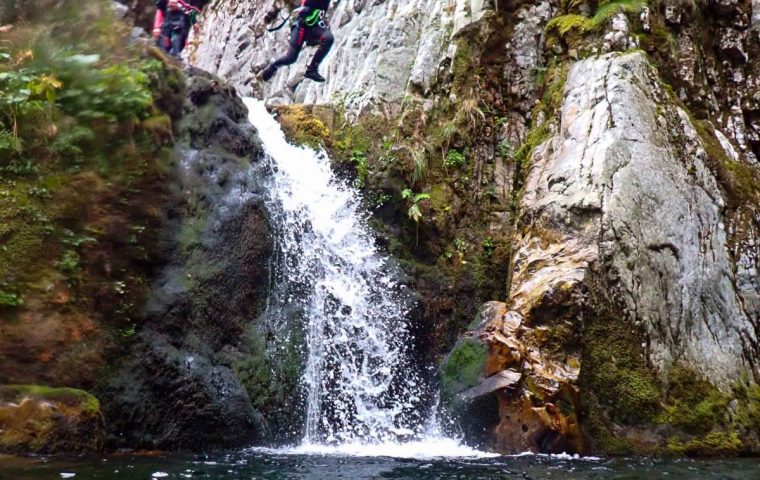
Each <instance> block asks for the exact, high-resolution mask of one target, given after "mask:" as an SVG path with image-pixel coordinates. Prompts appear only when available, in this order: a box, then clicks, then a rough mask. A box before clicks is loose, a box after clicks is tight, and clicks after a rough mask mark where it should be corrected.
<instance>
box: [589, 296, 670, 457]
mask: <svg viewBox="0 0 760 480" xmlns="http://www.w3.org/2000/svg"><path fill="white" fill-rule="evenodd" d="M603 313H605V311H604V310H602V311H601V312H599V314H598V316H596V317H595V318H590V319H588V321H587V322H586V324H585V325H584V329H583V333H582V340H581V345H582V353H581V372H580V377H579V384H580V386H581V390H582V391H584V392H585V395H584V396H583V397H582V399H581V401H582V404H583V414H582V418H581V421H582V423H583V425H584V427H585V429H586V431H587V433H588V435H589V437H590V438H591V439H592V442H593V443H594V444H595V445H596V449H598V450H600V451H606V452H611V453H613V452H614V453H631V452H639V453H640V448H641V447H640V446H639V445H637V444H635V442H631V441H628V440H625V439H619V438H616V437H615V436H614V435H613V434H612V433H611V432H612V424H613V423H615V424H621V423H622V424H629V425H637V424H643V423H647V422H651V420H652V418H653V417H654V416H655V415H656V414H657V413H658V411H659V405H660V396H661V395H660V389H659V384H658V382H657V379H656V377H655V373H654V371H652V370H651V369H650V368H649V367H648V365H647V364H646V361H645V360H644V358H645V357H644V352H643V349H642V347H641V338H643V335H642V333H641V332H640V331H639V330H638V329H637V328H636V327H634V326H632V325H630V324H629V323H628V322H627V321H625V320H624V319H623V318H620V317H618V316H616V315H614V314H609V315H608V316H605V315H603ZM627 450H630V451H631V452H628V451H627Z"/></svg>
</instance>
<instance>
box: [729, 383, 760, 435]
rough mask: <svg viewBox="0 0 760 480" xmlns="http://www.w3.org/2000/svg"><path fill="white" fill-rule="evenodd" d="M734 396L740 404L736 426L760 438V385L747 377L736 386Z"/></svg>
mask: <svg viewBox="0 0 760 480" xmlns="http://www.w3.org/2000/svg"><path fill="white" fill-rule="evenodd" d="M734 394H735V395H736V399H737V400H738V404H739V405H738V409H737V413H736V419H735V423H736V425H737V426H738V427H740V428H742V429H745V430H747V431H750V432H754V434H755V435H758V436H760V385H758V384H757V383H755V382H752V381H750V379H749V377H748V376H746V377H745V378H744V379H743V380H742V381H740V382H738V383H737V384H736V385H735V386H734Z"/></svg>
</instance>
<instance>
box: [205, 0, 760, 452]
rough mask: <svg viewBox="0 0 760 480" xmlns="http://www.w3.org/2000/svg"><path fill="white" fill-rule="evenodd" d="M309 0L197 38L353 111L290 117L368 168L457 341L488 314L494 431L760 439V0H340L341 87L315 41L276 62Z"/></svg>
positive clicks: (337, 60) (459, 374)
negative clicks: (296, 10) (284, 62)
mask: <svg viewBox="0 0 760 480" xmlns="http://www.w3.org/2000/svg"><path fill="white" fill-rule="evenodd" d="M290 8H291V6H290V5H288V4H285V3H282V2H273V1H269V0H251V1H238V2H224V3H222V2H217V3H215V4H214V5H213V6H212V8H211V10H210V12H209V14H208V15H207V18H206V20H205V23H204V26H203V28H202V32H201V35H200V40H201V41H200V44H199V46H198V47H197V48H196V49H195V50H194V51H193V53H192V57H191V58H192V60H193V61H194V62H196V63H197V64H198V65H200V66H203V67H204V68H207V69H210V70H212V71H214V72H216V73H218V74H220V75H222V76H225V77H227V78H229V79H231V80H232V81H233V82H235V83H237V84H238V85H239V86H240V88H241V90H242V91H245V92H253V93H255V94H258V95H263V96H264V97H266V98H268V99H269V100H270V102H272V103H277V104H292V103H306V104H323V105H326V106H328V107H329V106H332V107H333V108H334V110H335V112H336V113H334V114H326V113H325V112H326V111H329V108H328V109H327V110H326V109H325V108H324V107H320V109H317V108H313V109H311V108H310V109H307V114H306V115H304V110H303V109H300V110H299V108H300V107H289V108H288V107H284V108H283V109H282V110H281V113H280V115H281V118H282V119H283V123H284V124H285V125H286V127H287V126H288V125H290V130H291V133H292V134H293V136H294V138H297V139H300V140H301V141H313V142H316V143H321V144H323V145H326V146H327V148H328V149H330V150H331V154H332V155H333V158H335V159H336V160H337V161H338V162H339V163H340V162H344V163H342V164H341V165H343V166H341V167H339V168H345V169H347V170H348V171H349V172H350V171H355V174H356V175H357V176H358V177H359V179H360V181H361V183H362V185H363V186H364V188H365V190H366V196H367V198H368V199H369V202H370V203H373V204H374V205H375V206H376V208H377V210H376V217H377V220H378V221H377V228H378V231H379V232H381V235H382V236H383V238H384V239H385V240H384V242H386V243H387V246H388V249H389V251H391V252H392V253H394V254H396V255H397V256H398V257H400V258H402V259H405V260H406V261H407V262H408V267H409V269H410V271H411V272H412V273H413V274H414V276H415V278H416V285H417V287H418V289H419V290H420V291H421V292H422V293H423V302H424V303H426V311H427V315H428V316H427V318H428V322H429V324H428V325H427V326H426V327H425V328H426V330H424V331H425V332H426V335H427V340H426V341H427V348H429V351H431V352H432V353H431V355H432V356H435V355H436V352H439V351H441V350H442V349H445V348H446V347H445V346H446V345H450V344H451V343H452V342H453V336H452V333H462V332H464V334H463V336H462V338H460V340H459V341H458V342H457V343H456V345H455V347H454V348H453V351H452V352H451V353H450V354H449V355H448V356H447V357H446V358H445V359H444V360H443V361H442V369H441V375H442V388H443V391H444V399H446V400H447V401H448V403H449V406H450V409H452V410H453V411H454V412H455V416H457V415H458V418H459V420H460V423H461V424H462V426H463V427H464V429H465V432H466V434H467V435H468V436H469V437H470V438H471V439H472V440H473V441H482V442H484V443H485V444H487V445H490V446H492V447H494V448H496V449H498V450H501V451H511V452H514V451H522V450H525V449H529V450H534V451H563V450H568V451H579V452H588V451H596V452H613V453H614V452H617V453H628V452H639V453H641V452H649V453H663V452H670V453H676V454H684V453H685V454H709V453H720V454H733V453H739V452H746V451H757V449H758V435H759V434H760V423H759V422H758V418H757V415H756V412H757V408H758V400H760V398H759V394H760V387H758V385H757V380H758V378H760V370H758V359H759V358H760V357H759V355H760V351H759V350H758V341H757V340H758V339H757V335H758V326H759V325H758V318H759V314H758V304H759V303H760V300H759V298H760V280H759V279H758V274H757V268H758V245H757V238H756V237H757V230H758V225H759V222H760V218H759V215H760V212H758V208H757V205H758V199H759V195H760V192H759V189H758V185H760V183H758V179H759V178H760V171H759V170H758V167H757V156H758V155H759V154H760V120H759V119H758V114H759V112H760V103H759V102H760V93H759V92H760V90H758V88H759V87H758V85H759V83H760V81H759V80H758V72H760V68H758V65H759V63H758V62H760V60H759V59H758V52H760V23H758V13H757V12H758V10H759V9H760V5H758V3H757V2H750V1H741V0H736V1H734V0H730V1H704V2H697V3H688V2H676V1H658V2H647V1H643V0H616V1H601V2H574V3H564V2H555V1H535V2H527V1H526V2H520V1H514V2H479V1H472V2H468V1H456V2H454V1H452V2H445V1H443V2H442V1H379V2H366V1H365V2H360V1H353V2H336V3H334V5H333V7H332V8H331V11H330V22H331V27H332V29H333V31H334V33H335V36H336V43H335V45H334V47H333V51H332V53H331V54H330V55H329V56H328V57H327V60H326V61H325V63H324V67H323V70H324V72H325V73H326V76H327V77H328V82H327V83H326V84H324V85H317V84H313V83H310V82H308V81H306V82H304V81H301V78H300V75H301V73H302V70H303V69H304V65H305V63H306V62H307V61H308V59H309V58H310V54H311V52H309V51H308V49H307V50H306V51H304V52H303V54H302V57H301V59H300V60H299V63H297V64H296V65H294V66H292V67H290V68H289V69H282V70H281V71H280V72H278V74H277V76H276V77H275V78H274V80H273V81H272V82H270V83H267V84H264V83H261V82H259V81H257V80H255V79H252V73H251V72H256V71H258V70H259V69H261V68H263V66H264V65H265V64H266V62H267V61H268V60H269V59H270V58H272V57H274V56H276V54H277V53H278V52H280V51H281V49H283V48H284V45H285V39H286V36H287V29H285V30H283V31H280V32H278V33H276V34H268V33H266V32H265V30H264V29H265V27H266V26H267V25H269V24H272V23H275V22H276V19H277V18H280V17H281V16H283V15H285V14H286V13H287V12H288V11H289V10H290ZM294 119H297V120H295V121H294ZM304 121H308V122H311V123H309V125H312V126H313V125H314V124H315V123H314V122H316V123H317V124H319V125H322V127H325V128H326V130H325V131H326V132H327V133H324V134H319V135H316V137H315V136H314V135H308V132H306V131H305V129H304V128H303V125H304ZM312 130H313V129H312ZM357 152H358V153H357ZM405 188H408V189H409V190H410V191H413V192H424V193H427V194H428V195H429V197H428V198H426V199H424V200H422V201H420V202H419V203H417V201H415V202H414V205H412V204H411V203H410V201H409V200H407V201H403V200H401V199H400V197H401V192H402V190H404V189H405ZM415 198H424V197H415ZM413 206H416V207H417V208H418V212H419V215H416V214H415V215H414V216H413V215H412V214H411V212H412V208H411V207H413ZM407 214H408V215H407ZM407 216H408V218H406V217H407ZM431 277H436V278H437V279H438V280H437V281H434V280H432V279H431ZM484 277H485V278H488V279H491V280H494V281H495V282H496V283H493V282H488V281H485V279H484ZM489 295H490V298H488V296H489ZM473 297H474V298H480V299H490V300H495V302H489V303H486V304H485V305H484V306H483V307H482V308H480V309H476V308H474V306H473V305H471V304H470V303H468V300H470V299H471V298H473ZM476 310H477V315H476ZM468 315H469V318H470V319H472V317H475V321H473V322H472V323H470V322H469V321H468V320H467V317H468ZM468 323H469V325H468ZM753 412H755V413H753Z"/></svg>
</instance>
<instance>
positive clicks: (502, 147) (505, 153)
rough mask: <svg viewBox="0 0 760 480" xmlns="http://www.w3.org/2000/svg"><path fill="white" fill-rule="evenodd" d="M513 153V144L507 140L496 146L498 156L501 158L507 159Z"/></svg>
mask: <svg viewBox="0 0 760 480" xmlns="http://www.w3.org/2000/svg"><path fill="white" fill-rule="evenodd" d="M511 153H512V144H511V143H509V141H507V140H502V141H501V142H499V144H498V145H497V146H496V154H497V155H498V156H500V157H501V158H507V157H509V155H510V154H511Z"/></svg>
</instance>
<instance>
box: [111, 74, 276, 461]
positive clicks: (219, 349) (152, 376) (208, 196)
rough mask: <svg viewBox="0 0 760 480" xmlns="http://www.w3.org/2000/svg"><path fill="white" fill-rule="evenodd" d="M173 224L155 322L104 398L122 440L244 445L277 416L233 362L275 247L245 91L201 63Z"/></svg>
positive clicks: (115, 436) (181, 149) (152, 309)
mask: <svg viewBox="0 0 760 480" xmlns="http://www.w3.org/2000/svg"><path fill="white" fill-rule="evenodd" d="M188 73H189V77H188V82H187V83H188V86H187V92H186V93H187V100H186V102H185V108H184V112H183V115H182V119H181V122H180V123H179V127H178V132H177V136H178V139H179V141H178V147H177V153H178V158H179V162H178V165H177V166H176V170H175V175H174V177H173V178H174V180H173V185H172V189H173V191H174V192H175V195H174V197H173V204H172V205H170V206H169V208H168V212H167V218H166V224H165V231H166V234H165V240H164V241H165V247H166V249H167V251H168V252H169V253H167V258H168V259H169V261H168V264H167V265H165V266H164V267H163V269H162V273H161V274H160V275H159V276H158V279H157V280H156V282H155V285H154V288H153V294H152V296H151V299H150V300H149V302H148V304H147V306H146V311H145V315H146V320H145V327H144V328H143V329H142V330H141V331H140V332H139V334H138V338H137V340H136V341H135V343H134V347H133V348H132V350H131V353H130V354H128V355H127V356H126V358H125V359H124V360H123V363H122V365H121V368H120V369H119V371H118V372H117V373H116V374H115V375H113V376H112V377H111V378H109V380H108V382H107V386H106V387H104V392H103V393H102V395H101V398H104V399H107V400H105V405H104V408H105V413H106V419H107V422H108V425H109V433H110V434H111V440H112V442H113V443H114V445H119V446H129V447H144V448H190V449H198V448H208V447H212V446H233V445H240V444H244V443H251V442H253V441H257V440H260V439H261V438H263V436H264V434H265V430H266V422H265V421H264V419H263V417H262V416H261V414H260V413H259V412H258V411H256V410H255V409H254V407H253V404H254V400H255V399H251V398H250V396H249V394H248V391H247V390H246V387H245V386H244V384H243V381H242V380H241V378H240V372H239V371H237V370H236V369H235V368H234V364H235V362H236V361H237V360H239V359H245V358H246V357H247V356H248V355H249V354H251V350H250V347H249V345H247V344H246V342H245V340H244V339H245V336H244V332H245V329H246V327H247V326H248V324H249V323H250V322H251V321H252V320H253V319H255V318H256V316H257V315H258V314H259V313H260V311H261V309H262V306H263V302H264V298H265V296H266V294H267V287H268V285H267V280H266V279H267V278H268V277H267V274H266V265H267V258H268V255H269V251H270V241H271V240H270V238H269V229H268V223H267V218H266V216H265V215H264V213H263V210H262V207H261V203H260V202H261V194H262V189H261V186H260V185H259V182H260V180H261V177H262V174H261V172H259V171H258V170H257V169H256V168H255V167H256V164H257V162H258V160H259V158H260V157H261V148H260V146H259V142H258V139H257V137H256V132H255V130H254V129H253V127H251V126H250V124H249V123H248V122H247V117H246V115H247V111H246V108H245V107H244V105H243V104H242V101H241V100H240V98H239V97H237V95H236V93H235V91H234V89H232V88H231V87H230V86H228V85H226V84H223V83H222V82H221V81H220V80H219V79H216V78H213V77H212V76H210V75H208V74H205V73H203V72H200V71H196V70H192V69H191V70H190V71H189V72H188Z"/></svg>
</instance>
